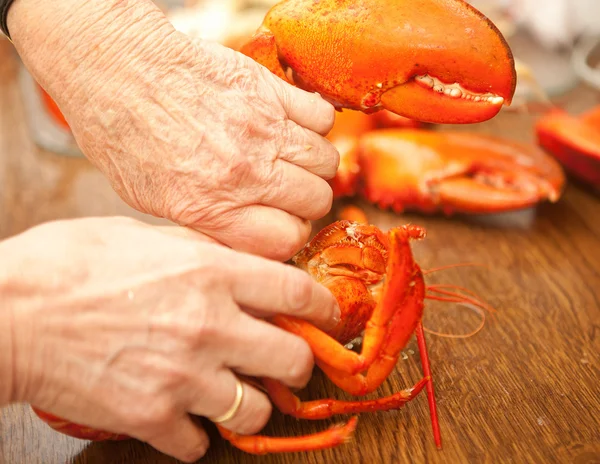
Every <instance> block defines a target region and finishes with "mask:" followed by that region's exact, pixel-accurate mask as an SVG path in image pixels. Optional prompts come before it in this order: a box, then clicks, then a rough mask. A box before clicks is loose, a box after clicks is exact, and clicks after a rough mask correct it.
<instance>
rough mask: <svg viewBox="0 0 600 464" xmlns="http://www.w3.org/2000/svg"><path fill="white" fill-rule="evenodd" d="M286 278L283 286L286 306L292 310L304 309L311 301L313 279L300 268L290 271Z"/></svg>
mask: <svg viewBox="0 0 600 464" xmlns="http://www.w3.org/2000/svg"><path fill="white" fill-rule="evenodd" d="M294 271H295V269H294ZM287 279H288V282H287V284H286V285H284V288H285V289H286V295H287V299H288V307H289V308H290V309H291V310H293V311H301V310H303V309H306V308H307V307H308V306H309V305H310V302H311V301H312V296H313V287H314V285H315V284H314V281H313V280H312V278H311V277H310V276H309V275H308V274H307V273H305V272H303V271H300V270H298V272H293V273H291V274H290V276H289V277H287Z"/></svg>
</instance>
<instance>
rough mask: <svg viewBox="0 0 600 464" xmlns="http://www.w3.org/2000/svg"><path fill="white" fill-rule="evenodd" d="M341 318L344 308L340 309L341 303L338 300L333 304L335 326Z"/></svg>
mask: <svg viewBox="0 0 600 464" xmlns="http://www.w3.org/2000/svg"><path fill="white" fill-rule="evenodd" d="M341 318H342V310H341V309H340V305H339V304H338V302H337V301H336V302H335V303H334V305H333V318H332V320H333V326H334V327H335V326H336V325H338V324H339V323H340V320H341Z"/></svg>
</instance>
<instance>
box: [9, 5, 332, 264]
mask: <svg viewBox="0 0 600 464" xmlns="http://www.w3.org/2000/svg"><path fill="white" fill-rule="evenodd" d="M63 1H65V0H63ZM67 1H69V0H67ZM139 3H140V4H144V3H145V2H139ZM136 8H138V7H135V8H133V7H132V8H131V9H130V10H131V11H126V12H125V13H123V12H121V13H118V14H117V13H114V12H112V10H111V11H109V12H107V13H105V16H108V17H109V18H113V16H114V18H113V19H114V20H113V21H112V22H108V20H107V21H106V23H105V22H96V23H95V24H91V25H90V26H89V28H84V27H80V26H78V27H77V29H78V31H81V33H82V34H83V33H85V32H86V31H87V30H88V29H89V32H88V33H89V35H90V37H88V38H87V39H83V38H80V37H79V36H73V35H72V34H71V36H70V37H69V38H68V42H66V43H65V44H64V50H61V54H60V56H61V57H63V56H65V57H67V58H68V59H69V60H70V61H73V60H75V62H77V66H76V67H75V68H74V69H73V70H72V72H70V73H69V74H68V76H67V77H66V81H67V83H68V84H67V83H60V82H58V83H57V82H55V81H54V80H52V78H51V76H49V75H43V76H42V75H41V74H40V75H39V76H38V78H39V79H40V80H41V82H43V83H44V85H45V87H47V90H48V91H49V93H50V94H51V95H52V96H53V97H54V98H55V99H56V101H57V103H58V104H59V106H60V108H61V110H62V111H63V112H64V113H65V116H66V119H67V121H68V122H69V124H70V126H71V128H72V130H73V132H74V135H75V137H76V139H77V142H78V144H79V145H80V147H81V148H82V150H83V151H84V152H85V154H86V155H87V157H88V158H89V159H91V161H92V162H93V163H94V164H95V165H96V166H98V167H99V168H100V169H101V170H102V171H103V172H104V173H105V174H106V175H107V176H108V178H109V179H110V181H111V183H112V185H113V187H114V189H115V190H116V191H117V192H118V193H119V195H120V196H121V197H122V198H123V199H124V200H125V201H126V202H127V203H128V204H130V205H131V206H133V207H134V208H136V209H138V210H140V211H142V212H146V213H149V214H152V215H155V216H159V217H164V218H167V219H169V220H172V221H174V222H176V223H177V224H180V225H185V226H190V227H192V228H195V229H196V230H199V231H202V232H203V233H205V234H208V235H210V236H211V237H213V238H215V239H217V240H219V241H221V242H223V243H225V244H227V245H228V246H231V247H233V248H236V249H240V250H244V251H249V252H253V253H259V254H261V255H265V256H267V257H271V258H275V259H284V260H285V259H288V258H290V257H291V256H292V255H293V254H295V253H296V252H297V251H298V250H299V249H300V248H301V247H302V245H304V243H306V241H307V239H308V238H309V233H310V223H309V220H315V219H319V218H321V217H323V216H325V215H326V214H327V213H328V211H329V210H330V208H331V202H332V196H333V195H332V191H331V188H330V187H329V185H328V184H327V182H326V180H327V179H330V178H332V177H333V176H334V175H335V172H336V169H337V166H338V163H339V155H338V153H337V151H336V150H335V148H334V147H333V145H331V144H330V143H329V142H328V141H327V140H326V139H325V138H324V137H323V135H326V134H327V133H328V132H329V130H330V129H331V127H332V125H333V122H334V117H335V116H334V114H335V110H334V109H333V106H331V105H330V104H329V103H327V102H325V101H324V100H323V99H322V98H321V97H320V96H318V95H317V94H311V93H308V92H304V91H302V90H299V89H297V88H295V87H293V86H291V85H289V84H287V83H284V81H282V80H280V79H278V78H277V77H275V76H274V75H273V74H271V73H270V72H269V71H268V70H266V68H263V67H262V66H260V65H258V64H257V63H256V62H254V61H253V60H251V59H250V58H248V57H246V56H244V55H242V54H240V53H237V52H234V51H233V50H231V49H228V48H225V47H223V46H221V45H218V44H214V43H208V42H203V41H196V40H193V39H191V38H189V37H187V36H185V35H183V34H181V33H179V32H175V31H174V30H173V28H172V26H171V25H170V24H169V23H168V21H167V20H166V18H165V17H164V16H163V15H162V13H160V12H158V13H157V12H156V11H154V7H151V8H152V9H151V10H148V11H147V12H146V13H145V14H144V16H143V18H142V17H140V19H139V21H133V19H134V17H135V15H136V14H138V13H137V10H136ZM145 8H146V9H148V8H150V7H148V6H145ZM86 9H88V8H87V7H86ZM89 9H90V10H92V11H93V9H92V7H90V8H89ZM130 16H131V18H130ZM80 21H81V20H80ZM113 23H114V24H121V26H120V29H117V26H116V25H114V24H113ZM101 24H102V25H103V27H102V28H100V25H101ZM107 28H108V31H107V30H106V29H107ZM18 34H19V29H18V25H17V26H15V35H16V36H17V37H16V38H15V43H16V44H17V47H18V46H19V40H18V39H19V37H18ZM92 34H93V36H92ZM92 37H93V38H96V37H100V38H101V37H106V39H105V40H98V39H95V40H96V41H97V42H98V44H97V45H95V48H94V49H93V53H92V54H91V56H90V53H84V52H83V51H82V50H87V49H88V47H91V46H88V45H87V44H86V43H83V41H84V40H88V41H89V40H93V38H92ZM25 55H27V54H25ZM57 61H59V62H62V61H63V60H61V59H58V60H57ZM32 67H33V66H32ZM54 72H55V71H54V69H53V73H54ZM54 75H55V74H54Z"/></svg>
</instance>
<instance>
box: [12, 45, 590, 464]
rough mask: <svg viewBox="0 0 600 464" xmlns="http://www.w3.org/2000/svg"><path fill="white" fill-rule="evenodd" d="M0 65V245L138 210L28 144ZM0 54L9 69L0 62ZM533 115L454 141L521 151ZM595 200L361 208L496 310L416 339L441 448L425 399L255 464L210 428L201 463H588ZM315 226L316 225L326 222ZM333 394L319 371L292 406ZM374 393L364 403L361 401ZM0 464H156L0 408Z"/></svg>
mask: <svg viewBox="0 0 600 464" xmlns="http://www.w3.org/2000/svg"><path fill="white" fill-rule="evenodd" d="M3 53H4V54H3V58H2V60H0V63H1V69H0V108H1V110H0V185H1V186H2V199H1V201H0V238H4V237H7V236H9V235H12V234H15V233H18V232H21V231H23V230H25V229H27V228H29V227H31V226H34V225H36V224H39V223H41V222H44V221H49V220H53V219H58V218H69V217H81V216H88V215H116V214H126V215H131V216H136V217H139V218H141V219H144V220H149V221H152V222H160V221H156V220H153V219H151V218H147V217H145V216H143V215H140V214H137V213H135V212H134V211H132V210H131V209H130V208H128V207H127V206H125V205H124V204H123V203H122V202H121V201H120V199H119V198H118V197H117V195H116V194H115V193H114V192H113V191H112V190H111V189H110V187H109V184H108V182H107V181H106V180H105V179H104V178H103V177H102V176H101V175H100V174H99V173H98V172H96V171H95V170H94V168H93V167H91V166H90V165H89V164H88V162H87V161H86V160H84V159H73V158H66V157H61V156H57V155H55V154H52V153H47V152H44V151H42V150H40V149H38V148H37V147H36V146H35V145H34V144H33V143H32V141H31V139H30V137H29V134H28V130H27V125H26V123H25V119H24V109H23V105H22V103H21V95H20V93H19V91H18V88H17V80H16V75H17V74H16V73H17V61H16V60H15V59H14V57H10V55H7V54H6V51H4V52H3ZM7 56H8V58H7ZM563 101H568V102H569V108H571V109H572V110H574V111H579V110H582V109H584V108H586V107H588V106H590V105H592V104H595V103H600V95H598V93H594V92H593V91H591V90H589V89H585V88H580V89H577V90H576V91H574V92H572V93H571V94H570V95H568V96H567V97H565V98H563ZM533 118H534V117H533V116H528V115H525V114H517V113H503V114H501V115H500V116H499V117H497V118H495V119H494V120H492V121H489V122H487V123H484V124H480V125H477V126H471V127H469V128H464V130H478V131H483V132H487V133H495V134H502V135H504V136H506V137H509V138H514V139H517V140H525V141H532V140H533V133H532V130H531V123H532V121H533ZM599 198H600V197H598V196H595V195H593V194H591V193H590V192H587V191H586V190H585V189H582V188H580V187H578V186H576V185H573V184H572V185H570V186H569V187H568V189H567V191H566V193H565V195H564V197H563V198H562V200H561V201H560V202H559V203H558V204H555V205H549V204H543V205H540V206H539V207H538V208H537V209H535V210H530V211H522V212H519V213H514V214H508V215H500V216H490V217H471V218H455V219H452V220H449V219H445V218H441V217H423V216H419V215H404V216H398V215H394V214H390V213H384V212H380V211H377V210H376V209H374V208H370V207H368V206H367V207H366V209H367V212H368V214H369V217H370V219H371V220H372V222H374V223H375V224H377V225H379V226H380V227H382V228H388V227H390V226H392V225H395V224H399V223H403V222H408V221H412V222H415V223H419V224H422V225H424V226H426V227H427V229H428V231H429V236H428V238H427V240H426V241H424V242H422V243H420V244H417V245H415V253H416V255H417V257H418V260H419V261H420V263H421V264H422V266H423V267H424V268H431V267H437V266H442V265H447V264H453V263H460V262H484V263H487V264H488V265H489V269H483V268H461V269H454V270H451V271H450V270H449V271H446V272H443V273H440V274H439V275H436V277H435V279H433V277H432V278H431V279H430V280H429V281H430V282H447V283H453V284H457V285H463V286H466V287H468V288H470V289H471V290H473V291H475V292H477V293H478V294H480V295H482V296H483V297H485V298H486V299H487V301H488V302H489V303H490V304H491V305H493V306H494V307H495V308H496V309H497V310H498V312H497V314H496V317H495V319H494V320H492V319H489V318H488V321H487V323H486V326H485V328H484V329H483V330H482V331H481V332H479V334H478V335H476V336H474V337H471V338H468V339H458V340H456V339H448V338H440V337H435V336H429V337H428V342H429V347H430V356H431V360H432V363H433V370H434V376H435V381H436V389H437V396H438V401H439V414H440V421H441V428H442V433H443V438H444V448H443V450H441V451H438V450H436V448H435V446H434V444H433V439H432V433H431V426H430V421H429V412H428V408H427V401H426V396H425V395H424V394H422V395H420V396H419V397H418V398H417V399H416V400H414V401H413V402H412V403H410V404H409V405H408V406H406V407H405V408H404V409H402V410H400V411H395V412H389V413H379V414H371V415H364V416H361V418H360V420H359V425H358V429H357V432H356V435H355V438H354V440H353V441H352V442H351V443H349V444H347V445H345V446H342V447H340V448H338V449H335V450H328V451H324V452H316V453H305V454H289V455H277V456H267V457H254V456H250V455H246V454H243V453H241V452H237V451H236V450H234V449H232V448H231V447H230V446H229V445H228V444H227V443H223V442H222V441H221V440H220V439H219V438H218V436H215V430H214V429H213V428H209V431H210V433H211V436H212V438H213V439H212V446H211V449H210V451H209V453H208V455H207V456H206V458H205V459H204V460H203V462H206V463H226V462H227V463H228V462H238V463H258V462H263V463H295V462H307V463H320V462H336V463H344V464H350V463H363V462H377V463H404V462H407V463H408V462H416V463H421V462H428V463H429V462H431V463H482V462H490V463H499V462H502V463H504V462H512V463H529V462H532V463H553V462H560V463H567V462H569V463H577V464H584V463H586V464H587V463H592V462H594V463H598V462H600V420H599V418H598V417H599V416H600V386H599V381H600V375H599V373H600V371H599V363H600V356H599V354H600V242H599V237H600V199H599ZM328 220H329V219H328ZM427 308H428V309H427V312H426V316H425V324H426V326H427V327H428V328H430V329H432V330H435V329H437V330H445V331H452V332H459V331H463V332H464V331H468V330H470V329H472V328H474V327H476V325H477V324H478V322H479V318H478V316H477V315H476V314H475V313H473V312H471V311H470V310H468V309H465V308H460V307H454V306H451V305H443V304H429V305H428V306H427ZM404 358H405V359H402V360H400V361H399V363H398V367H397V370H396V371H395V372H394V373H393V375H392V376H391V377H390V378H389V380H388V381H387V382H386V384H385V385H384V386H383V387H382V388H381V389H380V392H378V394H390V392H392V391H395V390H398V389H400V388H402V387H405V386H408V385H412V383H413V382H415V381H416V380H418V379H419V378H420V375H421V371H420V367H419V366H420V364H419V362H418V360H419V358H418V354H416V344H415V342H414V340H413V341H412V342H411V343H410V344H409V346H408V347H407V348H406V350H405V356H404ZM327 396H337V397H339V398H346V396H344V395H342V394H341V393H340V392H339V391H337V390H336V388H334V387H333V385H332V384H331V383H328V382H327V381H326V380H325V379H324V377H323V376H322V375H320V372H317V373H315V375H314V378H313V380H312V381H311V384H310V385H309V388H308V389H307V390H305V391H303V392H302V397H303V398H321V397H327ZM374 396H375V395H374ZM0 414H1V415H0V421H1V422H0V462H2V463H10V464H21V463H24V464H25V463H26V464H35V463H43V464H52V463H65V462H69V463H81V464H83V463H113V464H117V463H139V464H142V463H144V464H146V463H170V462H175V461H174V460H172V459H169V458H168V457H166V456H163V455H161V454H159V453H157V452H155V451H154V450H152V449H151V448H150V447H148V446H146V445H144V444H142V443H138V442H135V441H130V442H124V443H101V444H89V443H87V442H84V441H79V440H75V439H71V438H67V437H65V436H62V435H60V434H58V433H55V432H53V431H52V430H50V429H49V428H48V427H47V426H46V425H45V424H43V423H42V422H41V421H39V420H37V419H36V418H34V417H33V416H32V414H31V413H30V411H29V409H28V408H27V407H26V406H21V405H17V406H12V407H9V408H5V409H4V410H3V411H1V412H0ZM331 423H332V421H322V422H321V421H318V422H309V421H297V420H295V419H293V418H289V417H283V416H281V415H280V414H279V413H277V412H275V413H274V415H273V419H272V421H271V423H270V424H269V425H268V426H267V428H266V429H265V433H266V434H269V435H297V434H304V433H310V432H314V431H319V430H323V429H325V428H327V427H328V426H329V425H330V424H331Z"/></svg>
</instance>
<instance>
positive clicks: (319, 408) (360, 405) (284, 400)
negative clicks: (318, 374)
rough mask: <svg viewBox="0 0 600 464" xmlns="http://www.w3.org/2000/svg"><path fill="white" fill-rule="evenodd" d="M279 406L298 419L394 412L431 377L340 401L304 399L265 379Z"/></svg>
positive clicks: (416, 393)
mask: <svg viewBox="0 0 600 464" xmlns="http://www.w3.org/2000/svg"><path fill="white" fill-rule="evenodd" d="M263 382H264V385H265V387H266V388H267V390H268V392H269V397H270V398H271V399H272V400H273V402H274V403H275V405H276V406H277V408H278V409H279V410H280V411H281V412H282V413H284V414H288V415H290V416H294V417H296V418H298V419H314V420H318V419H328V418H330V417H332V416H334V415H337V414H358V413H364V412H375V411H390V410H393V409H399V408H401V407H402V406H404V405H405V404H406V403H408V402H409V401H411V400H413V399H414V398H415V397H416V396H417V395H418V394H419V393H420V392H421V390H423V388H424V387H425V385H427V384H428V382H429V379H428V378H427V377H425V378H423V379H421V380H420V381H419V382H418V383H417V384H416V385H415V386H414V387H412V388H407V389H406V390H403V391H400V392H398V393H395V394H393V395H391V396H386V397H383V398H377V399H374V400H363V401H340V400H334V399H329V398H328V399H322V400H315V401H305V402H302V401H300V399H299V398H298V397H297V396H296V395H294V393H293V392H292V391H291V390H290V389H289V388H288V387H287V386H285V385H283V384H282V383H281V382H278V381H276V380H272V379H263Z"/></svg>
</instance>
